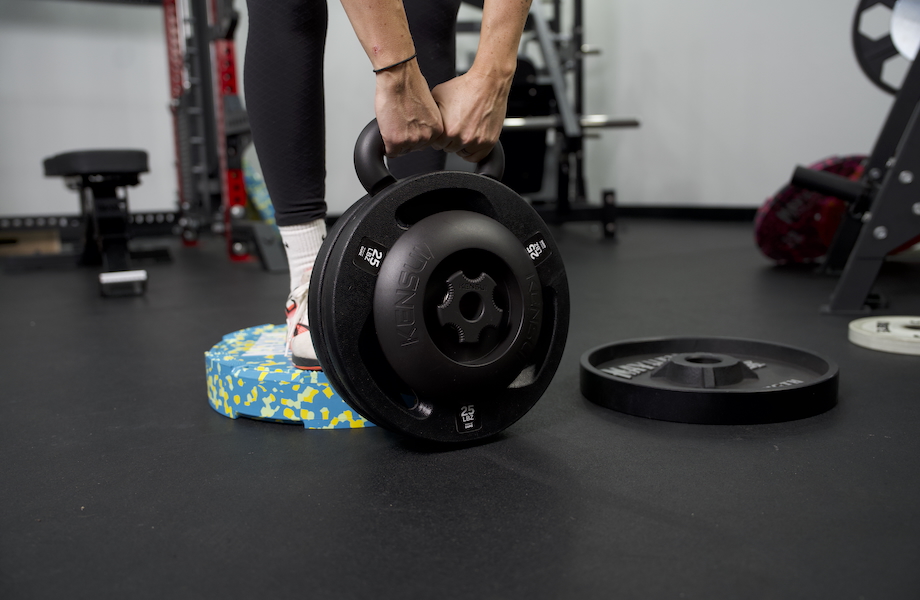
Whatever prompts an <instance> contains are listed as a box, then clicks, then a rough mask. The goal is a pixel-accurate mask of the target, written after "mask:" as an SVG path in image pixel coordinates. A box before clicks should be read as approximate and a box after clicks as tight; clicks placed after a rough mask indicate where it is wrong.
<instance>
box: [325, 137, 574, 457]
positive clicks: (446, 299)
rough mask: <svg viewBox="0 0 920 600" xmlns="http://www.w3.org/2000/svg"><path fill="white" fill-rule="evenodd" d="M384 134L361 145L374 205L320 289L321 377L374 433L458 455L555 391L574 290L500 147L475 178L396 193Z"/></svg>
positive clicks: (332, 248)
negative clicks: (512, 185) (453, 448)
mask: <svg viewBox="0 0 920 600" xmlns="http://www.w3.org/2000/svg"><path fill="white" fill-rule="evenodd" d="M383 158H384V150H383V140H382V138H381V137H380V132H379V129H378V128H377V124H376V121H372V122H371V123H370V124H369V125H368V126H367V127H366V128H365V129H364V131H363V132H362V133H361V135H360V137H359V139H358V141H357V144H356V146H355V168H356V170H357V173H358V177H359V179H360V180H361V183H362V185H363V186H364V188H365V189H366V190H367V191H368V195H367V196H365V197H364V198H362V199H361V200H359V201H358V202H356V203H355V204H354V205H352V206H351V208H349V210H348V211H347V212H346V213H345V214H344V215H342V217H341V218H339V219H338V220H337V221H336V223H335V226H334V227H333V228H332V229H331V230H330V231H329V234H328V236H327V237H326V241H325V242H324V244H323V246H322V248H321V249H320V252H319V255H318V256H317V259H316V266H315V267H314V269H313V276H312V279H311V282H310V297H309V317H310V328H311V333H312V336H313V342H314V345H315V347H316V352H317V356H318V357H319V359H320V363H321V364H322V366H323V372H324V374H325V375H326V377H327V378H328V380H329V382H330V383H331V384H332V386H333V388H335V390H336V391H338V392H339V393H340V394H341V395H342V397H343V399H344V400H345V401H346V402H347V403H348V404H349V405H351V406H352V407H353V408H354V409H355V410H356V411H358V412H359V413H360V414H362V415H364V416H365V417H366V418H368V419H369V420H370V421H372V422H373V423H375V424H377V425H380V426H383V427H386V428H388V429H391V430H394V431H398V432H401V433H404V434H406V435H408V436H412V437H415V438H420V439H424V440H430V441H436V442H448V443H462V442H471V441H474V440H479V439H483V438H486V437H489V436H492V435H495V434H497V433H499V432H500V431H502V430H504V429H505V428H506V427H508V426H510V425H511V424H512V423H514V422H515V421H517V420H518V419H519V418H521V417H522V416H523V415H524V414H525V413H526V412H527V411H528V410H530V408H531V407H532V406H533V405H534V404H535V403H536V402H537V400H539V398H540V396H541V395H542V394H543V392H544V391H545V389H546V387H547V386H548V385H549V383H550V381H551V379H552V377H553V375H554V374H555V372H556V369H557V367H558V365H559V362H560V360H561V358H562V352H563V349H564V346H565V339H566V336H567V333H568V323H569V295H568V283H567V279H566V275H565V268H564V265H563V262H562V257H561V256H560V255H559V251H558V249H557V247H556V245H555V242H554V241H553V239H552V237H551V236H550V233H549V231H547V228H546V225H545V223H544V222H543V221H542V219H541V218H540V216H539V215H538V214H537V213H536V211H534V210H533V208H531V207H530V205H529V204H528V203H527V202H525V201H524V200H523V199H522V198H521V197H520V196H518V195H517V194H516V193H515V192H514V191H512V190H511V189H509V188H508V187H507V186H505V185H503V184H501V183H499V181H497V179H499V178H500V177H501V174H502V171H503V168H504V157H503V152H502V148H501V145H499V146H496V148H495V149H494V150H493V152H492V153H491V154H490V155H489V156H488V157H487V158H486V159H484V160H483V161H482V162H481V163H479V165H477V172H476V173H467V172H452V171H443V172H436V173H429V174H424V175H418V176H414V177H409V178H406V179H403V180H400V181H396V180H395V179H394V178H393V176H392V175H391V174H390V173H389V171H388V170H387V168H386V165H385V163H384V160H383Z"/></svg>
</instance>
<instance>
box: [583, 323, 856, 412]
mask: <svg viewBox="0 0 920 600" xmlns="http://www.w3.org/2000/svg"><path fill="white" fill-rule="evenodd" d="M580 373H581V393H582V394H583V395H584V396H585V398H587V399H588V400H590V401H591V402H594V403H595V404H599V405H600V406H604V407H606V408H610V409H613V410H616V411H619V412H623V413H626V414H630V415H636V416H640V417H647V418H650V419H659V420H663V421H676V422H679V423H706V424H711V425H743V424H754V423H778V422H780V421H790V420H793V419H802V418H805V417H811V416H814V415H817V414H820V413H822V412H825V411H827V410H830V409H831V408H833V407H834V406H835V405H836V404H837V385H838V369H837V365H835V364H834V363H833V362H831V361H830V360H828V359H826V358H823V357H821V356H818V355H816V354H813V353H811V352H808V351H806V350H801V349H798V348H792V347H789V346H783V345H780V344H774V343H769V342H762V341H758V340H745V339H736V338H719V337H711V338H694V337H676V338H651V339H639V340H626V341H622V342H618V343H614V344H608V345H605V346H600V347H598V348H594V349H592V350H589V351H588V352H586V353H585V354H583V355H582V357H581V370H580Z"/></svg>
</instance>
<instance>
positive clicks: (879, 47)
mask: <svg viewBox="0 0 920 600" xmlns="http://www.w3.org/2000/svg"><path fill="white" fill-rule="evenodd" d="M895 1H896V0H860V2H859V4H858V5H857V6H856V16H855V17H854V18H853V27H852V31H851V35H852V38H853V52H854V53H855V54H856V62H857V63H859V67H860V68H861V69H862V71H863V73H865V75H866V77H868V78H869V80H870V81H871V82H872V83H874V84H875V85H877V86H878V87H879V88H880V89H882V90H884V91H886V92H888V93H889V94H897V93H898V88H896V87H894V86H893V85H891V84H889V83H887V82H886V81H885V80H884V79H883V76H884V69H885V63H886V62H888V61H889V60H890V59H892V58H894V57H895V56H897V55H898V49H897V48H896V47H895V45H894V41H892V39H891V34H890V32H889V33H885V34H884V35H881V36H880V37H877V38H872V37H869V36H867V35H865V34H864V33H863V18H864V17H865V16H866V14H868V12H869V11H870V10H874V11H878V10H880V9H881V7H882V6H885V7H887V8H888V9H892V8H894V5H895ZM889 30H890V28H889Z"/></svg>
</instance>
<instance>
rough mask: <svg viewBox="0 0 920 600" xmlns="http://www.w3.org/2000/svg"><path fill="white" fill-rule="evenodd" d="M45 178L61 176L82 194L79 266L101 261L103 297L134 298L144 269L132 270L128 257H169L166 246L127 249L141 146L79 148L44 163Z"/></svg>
mask: <svg viewBox="0 0 920 600" xmlns="http://www.w3.org/2000/svg"><path fill="white" fill-rule="evenodd" d="M44 168H45V176H46V177H63V178H64V180H65V182H66V183H67V187H69V188H70V189H72V190H74V191H76V192H77V193H78V194H79V195H80V210H81V215H80V221H81V224H82V227H81V229H82V249H81V251H80V259H79V262H80V264H83V265H102V272H101V273H100V274H99V287H100V291H101V292H102V295H103V296H137V295H141V294H143V293H144V292H145V291H146V290H147V271H146V270H143V269H133V268H132V266H131V259H132V258H154V259H157V260H169V253H168V251H166V250H154V251H146V252H139V251H135V252H131V251H130V250H129V249H128V240H129V239H130V238H131V223H132V218H131V215H130V213H129V211H128V190H127V188H128V187H129V186H135V185H138V184H139V183H140V178H139V176H140V174H141V173H146V172H147V171H148V168H147V153H146V152H144V151H143V150H83V151H79V152H66V153H64V154H58V155H56V156H52V157H50V158H47V159H45V161H44Z"/></svg>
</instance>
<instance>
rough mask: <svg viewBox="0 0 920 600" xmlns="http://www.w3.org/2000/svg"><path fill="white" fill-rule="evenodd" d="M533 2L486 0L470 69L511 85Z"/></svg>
mask: <svg viewBox="0 0 920 600" xmlns="http://www.w3.org/2000/svg"><path fill="white" fill-rule="evenodd" d="M530 3H531V0H485V3H484V5H483V10H482V29H481V32H480V36H479V48H478V49H477V51H476V59H475V60H474V61H473V66H472V67H471V68H470V71H474V72H476V73H477V74H479V75H482V76H486V77H494V78H497V79H499V80H502V81H506V82H507V83H508V84H509V85H510V82H511V78H512V77H513V76H514V70H515V67H516V66H517V55H518V46H519V45H520V43H521V34H522V32H523V31H524V23H525V22H526V21H527V13H528V12H529V10H530Z"/></svg>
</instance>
